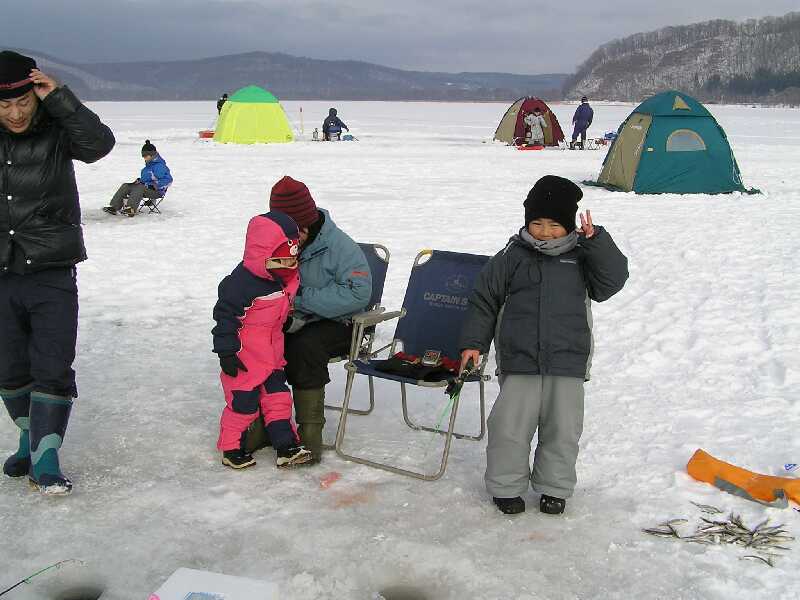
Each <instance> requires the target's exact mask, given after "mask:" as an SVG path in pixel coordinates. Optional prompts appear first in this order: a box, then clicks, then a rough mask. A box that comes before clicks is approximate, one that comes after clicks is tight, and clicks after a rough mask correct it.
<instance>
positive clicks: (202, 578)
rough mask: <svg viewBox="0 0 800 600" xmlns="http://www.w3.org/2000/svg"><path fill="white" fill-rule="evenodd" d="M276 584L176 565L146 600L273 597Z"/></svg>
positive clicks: (267, 599)
mask: <svg viewBox="0 0 800 600" xmlns="http://www.w3.org/2000/svg"><path fill="white" fill-rule="evenodd" d="M277 598H278V587H277V586H276V585H274V584H272V583H269V582H266V581H259V580H258V579H248V578H246V577H234V576H232V575H223V574H221V573H212V572H211V571H198V570H196V569H186V568H183V567H182V568H180V569H178V570H177V571H175V572H174V573H173V574H172V575H170V577H169V579H167V580H166V581H165V582H164V585H162V586H161V587H160V588H158V589H157V590H156V591H155V592H153V593H152V594H151V595H150V598H149V600H277Z"/></svg>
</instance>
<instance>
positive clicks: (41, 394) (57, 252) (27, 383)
mask: <svg viewBox="0 0 800 600" xmlns="http://www.w3.org/2000/svg"><path fill="white" fill-rule="evenodd" d="M113 147H114V135H113V134H112V133H111V130H110V129H109V128H108V127H106V126H105V125H104V124H103V123H101V122H100V119H99V118H98V117H97V115H95V114H94V113H93V112H92V111H90V110H89V109H88V108H86V107H85V106H84V105H83V104H81V102H80V100H78V98H76V97H75V95H74V94H73V93H72V91H70V89H69V88H67V87H66V86H59V85H58V83H56V81H55V80H54V79H53V78H51V77H49V76H48V75H46V74H44V73H42V72H41V71H40V70H39V69H37V68H36V62H35V61H34V60H33V59H32V58H30V57H27V56H23V55H21V54H18V53H16V52H11V51H3V52H0V397H2V400H3V403H4V404H5V406H6V409H7V410H8V414H9V415H10V416H11V419H12V420H13V421H14V423H15V424H16V425H17V427H18V428H19V430H20V436H19V449H18V450H17V451H16V452H15V453H14V454H12V455H11V456H10V457H9V458H8V460H6V461H5V463H4V464H3V473H5V474H6V475H8V476H10V477H22V476H25V475H27V476H28V477H29V479H30V481H31V482H32V483H33V484H34V485H35V486H36V487H37V488H38V489H39V490H40V491H42V492H43V493H45V494H53V495H60V494H68V493H69V492H70V491H71V490H72V482H71V481H70V480H69V479H68V478H67V477H65V476H64V475H63V474H62V472H61V468H60V465H59V459H58V451H59V449H60V447H61V443H62V441H63V439H64V433H65V431H66V429H67V422H68V420H69V414H70V410H71V407H72V399H73V398H75V397H77V395H78V394H77V389H76V387H75V372H74V371H73V370H72V362H73V360H74V359H75V342H76V337H77V330H78V288H77V284H76V268H75V265H76V264H77V263H79V262H81V261H82V260H85V259H86V250H85V248H84V245H83V232H82V230H81V212H80V204H79V201H78V188H77V185H76V182H75V172H74V170H73V165H72V161H73V160H80V161H82V162H86V163H92V162H95V161H97V160H99V159H101V158H102V157H104V156H105V155H106V154H108V153H109V152H110V151H111V149H112V148H113Z"/></svg>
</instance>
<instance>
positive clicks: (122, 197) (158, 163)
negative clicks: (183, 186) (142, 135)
mask: <svg viewBox="0 0 800 600" xmlns="http://www.w3.org/2000/svg"><path fill="white" fill-rule="evenodd" d="M142 158H143V159H144V168H143V169H142V172H141V174H140V175H139V178H138V179H137V180H136V181H133V182H131V183H123V184H122V185H121V186H119V189H118V190H117V193H116V194H114V197H113V198H112V199H111V202H110V203H109V205H108V206H104V207H103V210H104V211H106V212H107V213H110V214H112V215H115V214H117V213H122V214H125V215H128V216H129V217H133V216H134V215H135V214H136V212H137V211H138V210H139V204H140V203H141V202H142V198H147V199H148V200H156V199H158V198H162V197H163V196H164V194H166V193H167V188H168V187H169V186H170V184H171V183H172V174H171V173H170V172H169V167H168V166H167V163H166V162H164V159H163V158H161V155H159V154H158V151H157V150H156V147H155V146H154V145H153V144H151V143H150V140H145V142H144V146H142Z"/></svg>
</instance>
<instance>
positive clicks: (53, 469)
mask: <svg viewBox="0 0 800 600" xmlns="http://www.w3.org/2000/svg"><path fill="white" fill-rule="evenodd" d="M71 410H72V398H70V397H68V396H56V395H54V394H43V393H41V392H32V393H31V408H30V425H31V429H30V438H31V468H30V472H29V474H28V478H29V480H30V482H31V484H32V485H33V486H34V487H35V488H37V489H38V490H39V491H40V492H42V493H43V494H45V495H47V496H66V495H67V494H69V493H70V492H72V481H70V480H69V478H68V477H65V476H64V474H63V473H62V472H61V466H60V465H59V462H58V450H59V449H60V448H61V444H62V443H63V441H64V434H65V433H66V431H67V423H68V422H69V413H70V411H71Z"/></svg>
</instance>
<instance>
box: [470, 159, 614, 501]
mask: <svg viewBox="0 0 800 600" xmlns="http://www.w3.org/2000/svg"><path fill="white" fill-rule="evenodd" d="M582 196H583V193H582V192H581V190H580V188H579V187H578V186H577V185H575V184H574V183H572V182H571V181H569V180H567V179H563V178H562V177H556V176H554V175H546V176H544V177H542V178H541V179H539V181H537V182H536V185H534V186H533V188H532V189H531V191H530V192H529V193H528V197H527V199H526V200H525V204H524V206H525V226H524V227H522V228H521V229H520V231H519V233H518V234H517V235H515V236H513V237H512V238H511V239H510V240H509V242H508V244H507V245H506V247H505V248H504V249H503V250H501V251H500V252H498V253H497V254H496V255H495V256H494V257H493V258H492V259H491V260H490V261H489V262H488V263H487V265H486V267H484V269H483V270H482V271H481V273H480V275H479V276H478V279H477V280H476V282H475V288H474V290H473V292H472V295H471V297H470V300H469V308H468V312H467V317H466V321H465V323H464V326H463V329H462V333H461V340H460V348H462V355H461V358H462V363H461V364H462V368H463V366H464V365H466V363H467V362H468V361H469V360H470V359H472V361H473V362H474V364H476V365H477V364H478V363H479V360H480V355H481V354H486V353H487V352H488V351H489V345H490V344H491V342H492V338H493V337H494V343H495V350H496V352H497V368H498V371H499V373H500V395H499V396H498V398H497V400H496V401H495V403H494V406H493V408H492V412H491V415H490V416H489V421H488V431H489V442H488V445H487V448H486V475H485V482H486V488H487V490H488V491H489V493H490V494H491V495H492V497H493V500H494V503H495V504H496V505H497V507H498V508H499V509H500V510H501V511H502V512H504V513H506V514H514V513H520V512H523V511H524V510H525V501H524V500H523V499H522V494H523V493H524V492H525V491H526V490H527V488H528V485H532V487H533V489H534V491H535V492H538V493H539V494H541V498H540V502H539V509H540V511H541V512H544V513H549V514H560V513H562V512H563V511H564V507H565V505H566V498H569V497H570V496H571V495H572V493H573V491H574V489H575V483H576V474H575V463H576V461H577V458H578V441H579V440H580V437H581V432H582V430H583V384H584V381H585V380H587V379H588V377H589V366H590V363H591V354H592V348H593V345H594V344H593V340H592V329H591V326H592V318H591V300H594V301H595V302H603V301H604V300H608V299H609V298H611V297H612V296H613V295H614V294H616V293H617V292H618V291H620V290H621V289H622V286H623V285H624V284H625V281H626V280H627V279H628V261H627V259H626V258H625V256H624V255H623V254H622V253H621V252H620V251H619V250H618V249H617V246H616V245H615V244H614V240H612V239H611V235H610V234H609V233H608V232H607V231H606V230H605V229H604V228H602V227H600V226H599V225H594V224H593V223H592V216H591V213H590V212H589V211H588V210H587V211H586V214H585V215H584V214H581V215H580V220H581V227H580V228H579V229H576V228H575V214H576V212H577V210H578V201H579V200H580V199H581V197H582ZM537 429H538V432H539V441H538V445H537V447H536V454H535V457H534V461H533V471H532V472H531V468H530V452H531V441H532V440H533V436H534V434H535V433H536V431H537Z"/></svg>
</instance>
